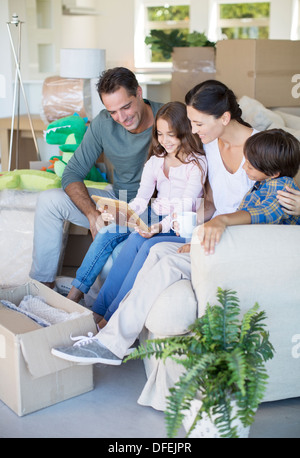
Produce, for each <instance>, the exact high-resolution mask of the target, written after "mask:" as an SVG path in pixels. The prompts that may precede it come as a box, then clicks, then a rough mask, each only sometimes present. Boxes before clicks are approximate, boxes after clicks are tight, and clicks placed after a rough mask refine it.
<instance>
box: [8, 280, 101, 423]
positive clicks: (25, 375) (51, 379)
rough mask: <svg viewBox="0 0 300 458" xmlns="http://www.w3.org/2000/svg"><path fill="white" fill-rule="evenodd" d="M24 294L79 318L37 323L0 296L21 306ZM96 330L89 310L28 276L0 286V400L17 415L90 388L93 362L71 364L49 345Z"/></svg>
mask: <svg viewBox="0 0 300 458" xmlns="http://www.w3.org/2000/svg"><path fill="white" fill-rule="evenodd" d="M26 295H33V296H37V295H38V296H42V297H43V298H44V299H45V300H46V302H47V304H49V305H51V306H53V307H56V308H59V309H61V310H64V311H66V312H69V313H72V312H79V313H80V314H81V316H80V317H78V318H74V319H72V320H67V321H64V322H60V323H58V324H55V325H52V326H48V327H41V326H40V325H38V324H37V323H36V322H34V321H32V320H31V319H30V318H28V317H27V316H25V315H23V314H22V313H19V312H16V311H13V310H10V309H8V308H6V307H4V306H3V305H2V306H1V299H2V300H4V299H5V300H8V301H10V302H13V303H14V304H16V305H19V303H20V301H21V300H22V299H23V297H24V296H26ZM90 331H91V332H93V333H95V332H96V327H95V323H94V320H93V314H92V312H91V311H89V310H88V309H86V308H84V307H82V306H80V305H79V304H76V303H74V302H72V301H70V300H69V299H66V298H65V297H63V296H61V295H60V294H58V293H56V292H54V291H52V290H51V289H49V288H47V287H46V286H44V285H43V284H41V283H39V282H37V281H35V280H32V281H31V282H29V283H27V284H25V285H22V286H19V287H16V288H8V289H7V288H6V289H0V399H1V400H2V401H3V402H4V403H5V404H7V406H8V407H10V408H11V409H12V410H13V411H14V412H15V413H16V414H18V415H19V416H23V415H26V414H28V413H31V412H34V411H36V410H39V409H42V408H44V407H47V406H50V405H52V404H55V403H57V402H60V401H63V400H65V399H69V398H71V397H74V396H77V395H79V394H82V393H85V392H87V391H91V390H92V389H93V388H94V385H93V366H91V365H88V366H85V365H75V364H73V363H70V362H67V361H64V360H62V359H59V358H57V357H55V356H53V355H52V354H51V349H52V347H55V346H64V345H71V344H72V341H71V339H70V335H73V336H78V335H87V333H88V332H90Z"/></svg>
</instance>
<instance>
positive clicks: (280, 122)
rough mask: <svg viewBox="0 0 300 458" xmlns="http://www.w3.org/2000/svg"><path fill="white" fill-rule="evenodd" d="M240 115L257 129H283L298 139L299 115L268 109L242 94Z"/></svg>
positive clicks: (299, 134)
mask: <svg viewBox="0 0 300 458" xmlns="http://www.w3.org/2000/svg"><path fill="white" fill-rule="evenodd" d="M239 105H240V107H241V109H242V113H243V114H242V117H243V119H244V120H245V121H246V122H248V123H249V124H250V125H251V126H252V127H254V128H255V129H257V130H267V129H284V130H285V131H287V132H289V133H290V134H292V135H294V137H296V138H297V139H298V140H300V117H299V116H294V115H291V114H287V113H284V112H281V111H279V110H274V111H273V110H269V109H268V108H266V107H264V105H263V104H262V103H260V102H259V101H258V100H255V99H252V98H251V97H248V96H246V95H244V96H243V97H241V99H240V100H239Z"/></svg>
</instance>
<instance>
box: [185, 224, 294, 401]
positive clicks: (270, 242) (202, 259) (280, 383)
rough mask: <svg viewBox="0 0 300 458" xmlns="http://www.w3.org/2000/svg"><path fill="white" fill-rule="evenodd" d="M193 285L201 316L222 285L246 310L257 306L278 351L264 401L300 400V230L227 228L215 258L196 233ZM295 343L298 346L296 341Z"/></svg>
mask: <svg viewBox="0 0 300 458" xmlns="http://www.w3.org/2000/svg"><path fill="white" fill-rule="evenodd" d="M191 269H192V284H193V288H194V291H195V294H196V297H197V301H198V313H199V316H200V315H202V314H203V311H204V310H205V307H206V304H207V303H208V302H209V303H210V304H211V305H214V304H216V303H217V299H216V292H217V287H221V288H223V289H231V290H234V291H236V292H237V296H238V298H239V300H240V305H241V309H242V312H243V313H244V312H245V311H246V310H248V309H249V308H250V307H252V306H253V305H254V303H255V302H258V304H259V306H260V310H264V311H265V312H266V315H267V320H266V327H267V329H268V331H269V332H270V341H271V342H272V344H273V346H274V347H275V351H276V354H275V357H274V358H273V359H272V360H271V361H268V363H267V369H268V373H269V376H270V378H269V383H268V388H267V392H266V399H265V400H275V399H284V398H288V397H294V396H300V385H299V378H300V365H299V361H298V360H297V358H298V357H300V351H299V356H297V354H296V349H295V345H296V344H297V342H296V343H295V339H296V337H295V336H298V337H299V340H300V281H299V272H300V230H299V227H297V226H283V225H248V226H233V227H229V228H227V229H226V231H225V232H224V234H223V236H222V239H221V241H220V243H219V245H217V247H216V250H215V254H213V255H209V256H205V255H204V253H203V249H202V247H201V246H200V244H199V241H198V237H197V230H195V232H194V236H193V239H192V248H191ZM293 342H294V343H293Z"/></svg>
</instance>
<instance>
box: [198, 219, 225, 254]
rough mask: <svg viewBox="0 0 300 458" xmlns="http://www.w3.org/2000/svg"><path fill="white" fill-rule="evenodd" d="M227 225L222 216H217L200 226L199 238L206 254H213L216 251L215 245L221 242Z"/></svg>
mask: <svg viewBox="0 0 300 458" xmlns="http://www.w3.org/2000/svg"><path fill="white" fill-rule="evenodd" d="M226 227H227V226H226V224H225V223H224V221H223V219H222V217H221V216H216V217H215V218H213V219H212V220H210V221H208V222H207V223H204V224H202V225H201V226H200V227H199V230H198V238H199V240H200V242H201V245H202V246H203V248H204V253H205V254H206V255H209V254H213V253H214V252H215V245H216V244H217V243H219V241H220V239H221V236H222V234H223V232H224V231H225V229H226Z"/></svg>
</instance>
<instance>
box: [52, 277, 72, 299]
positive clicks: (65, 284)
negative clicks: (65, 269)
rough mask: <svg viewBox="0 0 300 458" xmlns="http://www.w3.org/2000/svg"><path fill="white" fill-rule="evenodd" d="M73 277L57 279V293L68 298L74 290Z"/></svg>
mask: <svg viewBox="0 0 300 458" xmlns="http://www.w3.org/2000/svg"><path fill="white" fill-rule="evenodd" d="M73 280H74V278H72V277H56V279H55V287H56V291H57V292H58V293H59V294H61V295H62V296H67V295H68V294H69V292H70V289H71V288H72V281H73Z"/></svg>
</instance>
